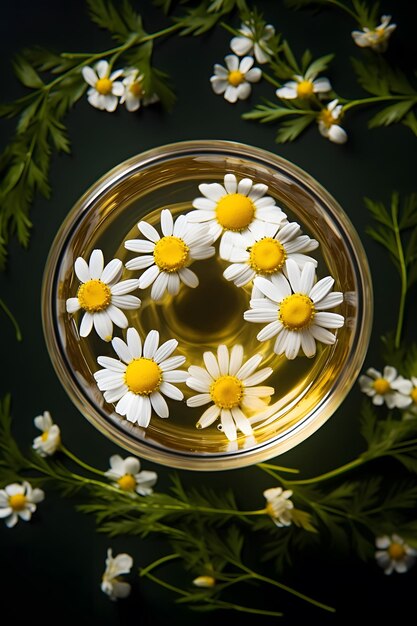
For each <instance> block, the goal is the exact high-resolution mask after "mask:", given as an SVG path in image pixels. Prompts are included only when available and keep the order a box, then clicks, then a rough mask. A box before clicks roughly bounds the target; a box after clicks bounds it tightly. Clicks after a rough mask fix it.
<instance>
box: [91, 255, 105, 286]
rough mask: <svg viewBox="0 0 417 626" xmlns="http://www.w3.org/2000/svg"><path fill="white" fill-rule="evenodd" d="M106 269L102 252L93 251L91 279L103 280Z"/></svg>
mask: <svg viewBox="0 0 417 626" xmlns="http://www.w3.org/2000/svg"><path fill="white" fill-rule="evenodd" d="M103 268H104V256H103V252H102V251H101V250H93V251H92V253H91V256H90V263H89V265H88V269H89V272H90V277H91V278H92V279H93V280H97V279H99V278H101V275H102V273H103Z"/></svg>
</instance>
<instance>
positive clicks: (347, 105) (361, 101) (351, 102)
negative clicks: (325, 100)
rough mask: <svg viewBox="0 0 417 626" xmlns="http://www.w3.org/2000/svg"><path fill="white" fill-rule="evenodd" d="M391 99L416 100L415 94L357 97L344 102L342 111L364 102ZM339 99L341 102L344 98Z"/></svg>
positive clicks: (369, 102) (373, 102)
mask: <svg viewBox="0 0 417 626" xmlns="http://www.w3.org/2000/svg"><path fill="white" fill-rule="evenodd" d="M391 100H416V101H417V96H411V95H409V96H392V95H387V96H371V97H369V98H359V99H357V100H350V101H348V102H347V103H346V104H344V105H343V113H346V111H348V110H349V109H353V108H354V107H357V106H362V105H364V104H375V103H378V102H386V101H391ZM339 101H340V102H341V103H343V102H344V99H343V98H339Z"/></svg>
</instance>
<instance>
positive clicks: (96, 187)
mask: <svg viewBox="0 0 417 626" xmlns="http://www.w3.org/2000/svg"><path fill="white" fill-rule="evenodd" d="M193 153H195V154H199V155H201V153H213V154H217V155H218V154H219V153H220V154H222V153H224V154H227V155H229V156H234V157H241V158H245V157H246V158H247V159H250V160H251V161H254V160H255V161H256V162H260V163H262V164H263V165H265V166H266V167H269V168H271V167H275V168H279V169H281V170H284V171H285V173H286V174H287V175H290V176H291V177H293V178H294V179H295V180H296V181H297V183H298V184H302V185H303V186H305V187H306V188H307V189H308V191H309V193H311V192H313V193H314V195H315V196H316V197H317V198H318V199H319V200H320V201H321V202H322V203H323V204H325V206H326V209H327V211H328V213H329V215H330V217H331V218H332V220H333V221H334V222H335V223H336V224H337V226H338V228H339V229H340V228H341V229H342V231H343V236H344V238H345V239H346V240H347V241H348V242H349V244H350V248H351V250H352V252H353V255H354V256H353V258H352V259H351V260H352V262H354V266H355V267H354V270H355V277H356V279H357V283H358V289H359V288H360V290H361V293H360V294H359V297H360V300H361V302H362V303H363V305H365V304H366V306H362V309H363V314H362V317H361V319H360V323H358V325H357V328H356V332H355V338H356V342H355V343H356V349H355V350H353V349H351V351H350V353H349V355H348V362H347V364H346V367H345V368H344V370H343V371H342V373H343V376H342V375H339V377H338V378H337V380H336V381H335V386H337V387H338V393H337V394H336V393H332V394H329V397H327V398H326V399H324V401H323V402H320V403H319V405H318V406H317V408H316V409H315V410H314V411H312V412H311V413H310V414H308V415H307V417H306V418H305V419H303V420H302V421H301V422H300V423H297V424H296V425H295V426H293V427H292V428H290V429H289V430H288V432H286V433H284V434H281V436H280V438H279V441H276V440H274V439H272V440H271V441H266V442H264V443H262V444H259V445H258V446H255V447H253V448H251V449H247V450H239V451H238V452H236V453H235V454H230V453H227V454H225V453H222V452H219V453H216V454H210V455H205V454H201V455H199V456H198V455H187V454H186V453H184V452H178V451H175V450H169V449H163V448H160V447H158V446H156V445H154V444H151V443H149V442H146V440H136V439H135V440H134V439H133V438H129V437H128V434H127V433H125V432H122V431H121V430H120V429H119V428H117V426H116V425H115V424H113V423H112V422H111V421H110V420H108V419H107V420H106V419H105V418H104V417H103V415H102V414H101V413H100V412H99V411H98V410H97V409H96V407H94V405H93V404H92V403H91V402H90V401H89V400H88V401H87V403H88V406H86V400H87V399H86V398H85V397H82V396H81V394H80V391H79V386H77V385H75V384H74V381H73V380H72V378H71V375H70V372H69V371H68V367H67V363H66V360H65V358H63V355H62V354H61V350H60V345H59V342H58V340H57V333H56V326H55V322H56V319H55V310H54V302H53V299H52V298H51V297H50V293H51V289H50V286H51V284H53V281H54V280H55V277H56V272H57V267H58V266H57V263H58V260H59V257H60V254H61V252H62V249H63V246H64V245H65V243H68V241H69V240H70V236H71V232H72V230H73V229H74V226H75V224H76V222H77V221H78V220H79V219H80V217H81V216H82V215H84V216H85V215H86V214H87V212H88V210H89V209H91V206H92V205H93V206H94V202H95V201H96V199H97V198H98V197H99V196H100V195H101V194H103V193H104V192H106V191H108V190H109V189H110V188H112V187H114V186H115V185H117V184H118V183H119V182H120V181H121V180H122V179H124V178H126V177H128V176H129V174H131V173H132V172H133V171H137V170H138V168H145V167H148V166H149V165H151V164H153V163H157V162H158V161H161V160H162V161H166V160H169V159H170V158H174V157H175V158H176V157H180V156H181V155H190V154H193ZM372 318H373V294H372V282H371V274H370V269H369V264H368V261H367V257H366V254H365V251H364V248H363V245H362V242H361V240H360V238H359V235H358V233H357V232H356V229H355V228H354V226H353V224H352V223H351V221H350V219H349V217H348V216H347V214H346V213H345V211H344V210H343V209H342V207H341V206H340V205H339V203H338V202H337V201H336V200H335V199H334V198H333V196H332V195H331V194H330V193H329V192H328V191H326V189H325V188H324V187H323V186H322V185H321V184H320V183H318V182H317V181H316V180H315V179H314V178H313V177H312V176H311V175H310V174H308V173H307V172H305V171H304V170H303V169H301V168H300V167H298V166H297V165H294V164H293V163H291V162H290V161H288V160H287V159H284V158H283V157H281V156H279V155H276V154H274V153H272V152H269V151H267V150H264V149H262V148H257V147H253V146H250V145H247V144H243V143H239V142H235V141H226V140H192V141H181V142H175V143H171V144H167V145H163V146H159V147H156V148H152V149H150V150H147V151H145V152H142V153H140V154H137V155H135V156H133V157H131V158H129V159H127V160H126V161H124V162H122V163H120V164H119V165H117V166H115V167H114V168H112V169H111V170H110V171H108V172H107V173H106V174H104V175H103V176H102V177H100V178H99V179H98V180H97V181H96V182H95V183H94V184H93V185H91V186H90V187H89V189H87V191H86V192H85V193H84V194H83V195H82V196H81V197H80V198H79V200H78V201H77V202H76V203H75V204H74V206H73V207H72V209H71V210H70V211H69V213H68V215H67V216H66V218H65V219H64V221H63V223H62V225H61V227H60V229H59V230H58V232H57V234H56V236H55V239H54V241H53V243H52V246H51V249H50V252H49V255H48V258H47V261H46V265H45V270H44V277H43V284H42V324H43V331H44V337H45V342H46V345H47V349H48V353H49V355H50V358H51V361H52V364H53V367H54V369H55V372H56V374H57V376H58V378H59V379H60V382H61V384H62V385H63V386H64V388H65V390H66V392H67V394H68V395H69V397H70V399H71V401H72V402H73V404H74V405H75V406H76V407H77V408H78V410H79V411H80V412H81V413H82V414H83V415H84V417H86V418H87V419H88V420H89V421H90V422H91V423H92V424H93V425H94V426H95V427H96V428H97V429H98V430H99V431H100V432H101V433H102V434H104V435H105V436H106V437H107V438H109V439H110V440H112V441H113V442H115V443H116V444H118V445H120V446H121V447H122V448H124V449H126V450H128V451H129V452H132V453H134V454H137V455H139V456H141V457H143V458H146V459H148V460H150V461H154V462H156V463H161V464H163V465H169V466H170V467H178V468H181V469H189V470H199V471H213V470H224V469H233V468H238V467H245V466H248V465H252V464H254V463H259V462H262V461H265V460H267V459H270V458H272V457H274V456H278V455H280V454H283V453H284V452H286V451H288V450H290V449H291V448H293V447H294V446H296V445H298V444H299V443H301V442H302V441H304V440H305V439H307V438H308V437H309V436H310V435H312V434H313V433H314V432H315V431H316V430H317V429H318V428H320V427H321V426H322V425H323V424H324V423H325V422H326V421H327V420H328V419H329V418H330V417H331V415H332V414H333V413H334V412H335V410H336V409H337V408H338V407H339V406H340V404H341V403H342V402H343V400H344V399H345V397H346V395H347V394H348V392H349V391H350V389H351V387H352V385H353V383H354V381H355V380H356V378H357V376H358V375H359V373H360V370H361V367H362V365H363V362H364V359H365V356H366V352H367V348H368V344H369V339H370V334H371V328H372ZM359 338H360V340H359ZM352 381H353V382H352Z"/></svg>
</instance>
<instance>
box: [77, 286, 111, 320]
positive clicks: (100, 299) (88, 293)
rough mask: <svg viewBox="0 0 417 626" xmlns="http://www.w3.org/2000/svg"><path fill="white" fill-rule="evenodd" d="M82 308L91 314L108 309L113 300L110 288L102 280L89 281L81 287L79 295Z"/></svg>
mask: <svg viewBox="0 0 417 626" xmlns="http://www.w3.org/2000/svg"><path fill="white" fill-rule="evenodd" d="M77 298H78V302H79V303H80V306H81V307H82V308H83V309H84V310H85V311H89V312H90V313H94V312H95V311H103V310H104V309H107V307H108V306H109V304H110V300H111V291H110V287H108V286H107V285H106V283H102V282H101V280H89V281H87V282H86V283H83V284H82V285H80V288H79V289H78V293H77Z"/></svg>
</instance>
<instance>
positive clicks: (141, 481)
mask: <svg viewBox="0 0 417 626" xmlns="http://www.w3.org/2000/svg"><path fill="white" fill-rule="evenodd" d="M104 475H105V476H107V478H109V479H110V480H112V481H114V482H113V484H114V486H115V487H118V488H119V489H122V491H130V492H132V493H133V492H134V491H136V493H138V494H139V495H141V496H149V495H150V494H151V493H152V492H153V489H152V487H153V486H154V485H155V483H156V481H157V480H158V474H157V473H156V472H151V471H147V470H142V471H140V461H139V459H136V458H135V457H134V456H128V457H127V458H126V459H122V457H121V456H119V455H118V454H114V455H113V456H111V457H110V469H109V470H107V472H105V474H104Z"/></svg>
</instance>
